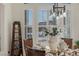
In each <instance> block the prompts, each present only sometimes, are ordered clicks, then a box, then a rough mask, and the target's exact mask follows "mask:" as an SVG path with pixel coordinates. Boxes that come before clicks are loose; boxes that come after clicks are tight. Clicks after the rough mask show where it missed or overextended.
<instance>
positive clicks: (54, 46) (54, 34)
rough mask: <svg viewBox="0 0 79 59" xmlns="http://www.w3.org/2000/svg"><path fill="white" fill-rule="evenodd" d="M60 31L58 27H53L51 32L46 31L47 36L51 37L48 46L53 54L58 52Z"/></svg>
mask: <svg viewBox="0 0 79 59" xmlns="http://www.w3.org/2000/svg"><path fill="white" fill-rule="evenodd" d="M59 32H61V31H58V29H57V27H53V28H52V30H51V31H48V30H46V31H45V36H48V37H49V40H48V44H49V45H48V46H49V48H50V50H51V51H52V52H57V51H58V46H59V41H58V33H59Z"/></svg>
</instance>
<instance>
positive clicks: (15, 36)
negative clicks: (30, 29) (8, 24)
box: [11, 21, 23, 56]
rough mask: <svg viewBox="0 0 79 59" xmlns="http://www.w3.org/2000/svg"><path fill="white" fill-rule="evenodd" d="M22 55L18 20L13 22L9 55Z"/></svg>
mask: <svg viewBox="0 0 79 59" xmlns="http://www.w3.org/2000/svg"><path fill="white" fill-rule="evenodd" d="M20 55H23V52H22V36H21V25H20V22H19V21H15V22H13V33H12V46H11V56H20Z"/></svg>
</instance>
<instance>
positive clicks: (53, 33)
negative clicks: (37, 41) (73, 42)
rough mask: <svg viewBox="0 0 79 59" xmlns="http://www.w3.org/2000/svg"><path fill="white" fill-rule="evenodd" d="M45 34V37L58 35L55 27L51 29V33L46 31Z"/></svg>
mask: <svg viewBox="0 0 79 59" xmlns="http://www.w3.org/2000/svg"><path fill="white" fill-rule="evenodd" d="M45 33H46V34H45V36H47V35H51V36H56V35H57V34H58V33H59V31H58V29H57V27H53V28H52V32H49V31H48V30H46V31H45Z"/></svg>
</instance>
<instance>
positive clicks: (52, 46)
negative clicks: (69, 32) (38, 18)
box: [48, 36, 59, 51]
mask: <svg viewBox="0 0 79 59" xmlns="http://www.w3.org/2000/svg"><path fill="white" fill-rule="evenodd" d="M48 43H49V47H50V49H51V50H52V51H53V50H55V49H57V47H58V43H59V42H58V40H57V36H49V42H48Z"/></svg>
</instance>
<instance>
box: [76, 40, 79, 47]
mask: <svg viewBox="0 0 79 59" xmlns="http://www.w3.org/2000/svg"><path fill="white" fill-rule="evenodd" d="M75 44H76V45H75V48H79V40H77V41H76V42H75Z"/></svg>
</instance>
